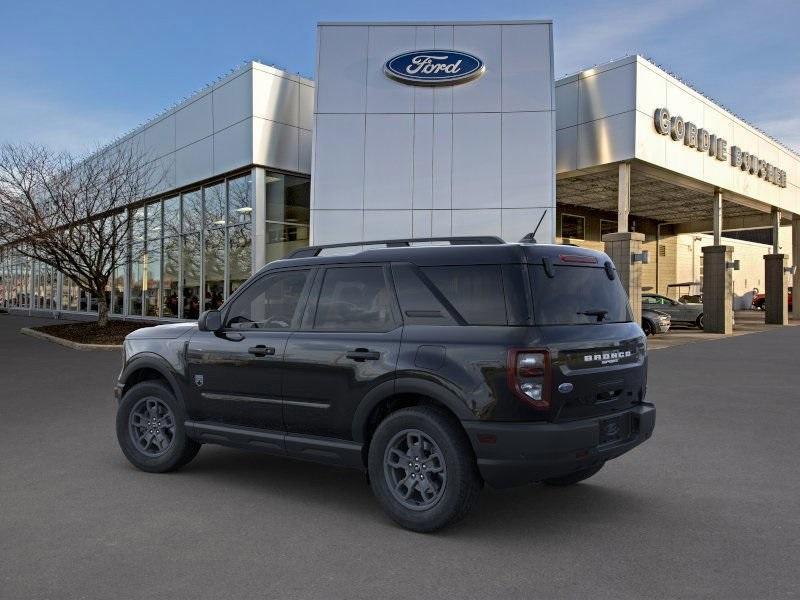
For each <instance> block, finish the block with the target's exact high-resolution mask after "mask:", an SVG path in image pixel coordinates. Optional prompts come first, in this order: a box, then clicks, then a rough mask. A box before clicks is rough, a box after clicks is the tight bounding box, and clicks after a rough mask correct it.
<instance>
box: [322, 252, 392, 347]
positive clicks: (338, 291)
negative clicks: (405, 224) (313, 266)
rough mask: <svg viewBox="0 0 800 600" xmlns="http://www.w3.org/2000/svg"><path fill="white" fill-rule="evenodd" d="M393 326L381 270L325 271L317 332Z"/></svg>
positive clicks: (367, 268) (358, 268) (369, 268)
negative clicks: (318, 330) (319, 330)
mask: <svg viewBox="0 0 800 600" xmlns="http://www.w3.org/2000/svg"><path fill="white" fill-rule="evenodd" d="M392 324H393V319H392V311H391V305H390V300H389V292H388V290H387V288H386V280H385V279H384V276H383V268H382V267H352V268H343V267H337V268H332V269H328V270H327V271H326V272H325V281H324V282H323V284H322V290H321V292H320V298H319V303H318V305H317V315H316V318H315V319H314V329H321V330H327V331H387V330H388V329H391V326H392Z"/></svg>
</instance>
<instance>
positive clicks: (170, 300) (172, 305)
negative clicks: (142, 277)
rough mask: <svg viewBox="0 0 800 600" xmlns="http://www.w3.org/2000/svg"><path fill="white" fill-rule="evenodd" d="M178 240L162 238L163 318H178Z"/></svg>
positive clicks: (175, 238)
mask: <svg viewBox="0 0 800 600" xmlns="http://www.w3.org/2000/svg"><path fill="white" fill-rule="evenodd" d="M179 252H180V245H179V238H177V237H170V238H164V273H163V274H162V277H161V279H162V282H163V283H162V285H163V289H164V291H163V296H164V300H163V303H162V304H163V311H162V315H163V316H165V317H175V318H177V317H178V289H179V286H178V276H179V273H178V269H179V267H180V262H179V260H180V253H179Z"/></svg>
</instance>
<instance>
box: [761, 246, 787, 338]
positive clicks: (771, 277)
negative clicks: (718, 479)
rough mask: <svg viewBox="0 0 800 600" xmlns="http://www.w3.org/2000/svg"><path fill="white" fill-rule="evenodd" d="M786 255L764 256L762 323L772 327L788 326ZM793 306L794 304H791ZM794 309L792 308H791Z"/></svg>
mask: <svg viewBox="0 0 800 600" xmlns="http://www.w3.org/2000/svg"><path fill="white" fill-rule="evenodd" d="M788 262H789V257H788V256H787V255H786V254H765V255H764V272H765V275H766V277H765V280H766V283H765V286H764V294H765V298H766V314H765V315H764V322H765V323H770V324H772V325H788V324H789V300H788V298H787V295H788V293H789V285H788V284H787V283H786V274H785V271H784V267H786V266H788ZM792 304H793V305H794V303H792ZM792 308H794V306H792Z"/></svg>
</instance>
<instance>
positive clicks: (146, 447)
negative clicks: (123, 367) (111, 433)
mask: <svg viewBox="0 0 800 600" xmlns="http://www.w3.org/2000/svg"><path fill="white" fill-rule="evenodd" d="M185 420H186V414H185V411H184V409H183V405H182V404H181V403H180V402H178V400H177V399H176V398H175V395H174V394H173V393H172V390H170V389H169V388H168V387H167V386H166V385H164V384H163V383H161V382H159V381H143V382H141V383H137V384H136V385H134V386H133V387H132V388H131V389H129V390H128V391H127V392H126V393H125V395H124V396H123V397H122V402H120V405H119V408H118V409H117V441H118V442H119V445H120V448H122V452H123V454H125V458H127V459H128V461H130V463H131V464H132V465H133V466H135V467H137V468H138V469H141V470H142V471H148V472H150V473H164V472H167V471H174V470H176V469H179V468H181V467H182V466H184V465H185V464H186V463H188V462H189V461H190V460H192V459H193V458H194V457H195V456H196V455H197V452H198V451H199V450H200V444H199V443H198V442H195V441H194V440H192V439H189V438H188V437H187V436H186V429H185V427H184V421H185Z"/></svg>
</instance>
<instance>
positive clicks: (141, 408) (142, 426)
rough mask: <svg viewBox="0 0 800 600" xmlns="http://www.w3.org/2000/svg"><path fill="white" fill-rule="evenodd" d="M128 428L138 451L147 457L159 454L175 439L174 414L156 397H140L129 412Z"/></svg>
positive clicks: (170, 445) (167, 448)
mask: <svg viewBox="0 0 800 600" xmlns="http://www.w3.org/2000/svg"><path fill="white" fill-rule="evenodd" d="M128 429H129V431H130V435H131V440H132V441H133V445H134V447H135V448H136V449H137V450H138V451H139V452H141V453H142V454H144V455H146V456H149V457H156V456H161V455H162V454H164V453H165V452H167V451H168V450H169V449H170V448H171V447H172V442H173V441H174V439H175V415H173V414H172V410H171V409H170V408H169V406H167V405H166V404H165V403H164V402H162V401H161V400H159V399H158V398H155V397H152V396H150V397H147V398H142V399H141V400H139V401H138V402H137V403H136V404H135V405H134V407H133V409H132V410H131V412H130V416H129V417H128Z"/></svg>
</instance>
